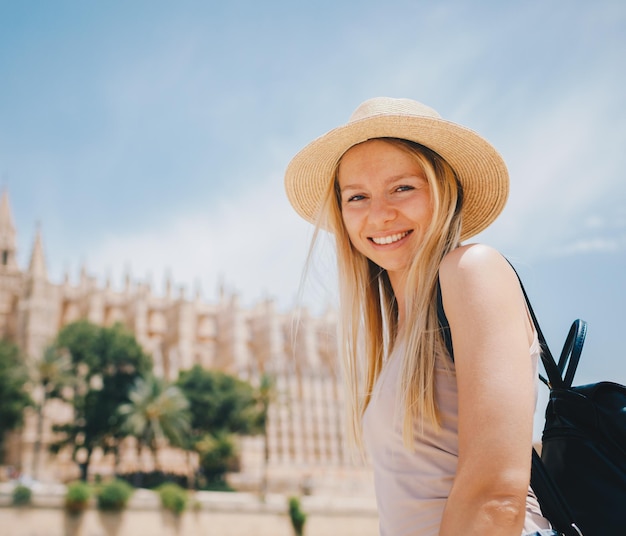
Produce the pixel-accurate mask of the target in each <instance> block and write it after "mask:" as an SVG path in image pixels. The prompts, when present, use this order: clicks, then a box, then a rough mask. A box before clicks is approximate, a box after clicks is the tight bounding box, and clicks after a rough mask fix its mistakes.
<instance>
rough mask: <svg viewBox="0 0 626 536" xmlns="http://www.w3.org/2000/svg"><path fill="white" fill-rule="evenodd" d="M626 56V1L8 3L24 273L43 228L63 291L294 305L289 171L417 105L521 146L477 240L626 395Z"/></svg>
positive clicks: (315, 286) (8, 123) (297, 268)
mask: <svg viewBox="0 0 626 536" xmlns="http://www.w3.org/2000/svg"><path fill="white" fill-rule="evenodd" d="M625 50H626V4H624V2H623V1H607V0H600V1H596V2H581V1H565V0H558V1H550V0H548V1H545V0H544V1H533V0H531V1H526V2H515V1H511V2H495V1H483V2H466V1H438V2H424V1H418V0H410V1H402V0H389V1H386V2H380V1H369V0H365V1H360V2H356V1H350V2H347V1H341V0H333V1H332V2H331V1H326V0H324V1H318V2H314V3H311V2H307V3H304V2H294V1H289V2H287V1H274V2H272V1H266V2H256V1H232V2H213V1H205V2H192V1H185V0H182V1H179V2H164V1H129V2H121V1H119V2H115V1H113V2H78V1H75V2H67V1H55V2H45V1H29V2H15V1H11V0H0V177H1V180H2V183H3V185H4V186H5V187H6V188H8V191H9V196H10V199H11V204H12V209H13V217H14V220H15V223H16V226H17V229H18V244H19V248H20V251H19V259H20V263H21V265H22V266H25V265H26V264H27V263H28V256H29V254H30V249H31V246H32V242H33V239H34V236H35V229H36V225H37V224H38V223H39V224H40V226H41V230H42V233H43V239H44V245H45V250H46V255H47V263H48V268H49V272H50V276H51V278H52V279H53V280H57V281H58V280H60V279H61V278H62V275H63V273H64V272H65V271H68V272H69V274H70V277H71V279H73V280H76V279H77V278H78V273H79V270H80V267H81V265H82V264H83V263H84V264H85V265H86V267H87V269H88V271H89V272H91V273H92V274H94V275H96V276H97V277H98V278H99V280H101V281H104V280H105V278H106V277H111V278H112V281H113V284H114V285H121V281H122V278H123V275H124V273H125V272H126V271H127V270H129V271H130V273H131V274H132V276H133V278H135V279H137V280H141V281H145V280H149V281H151V282H152V284H153V287H154V289H155V291H157V292H159V291H160V289H161V288H162V285H163V281H164V279H165V277H166V274H168V273H169V274H171V276H172V278H173V280H174V281H175V282H176V283H177V284H180V285H184V286H185V287H186V288H187V291H188V292H190V289H191V288H192V287H193V285H195V284H199V285H201V288H202V291H203V295H204V296H205V298H206V299H208V300H212V299H215V296H216V289H217V287H218V282H219V281H222V282H223V284H224V285H225V287H226V288H227V289H229V290H231V291H237V292H239V294H240V295H241V298H242V300H243V301H244V302H246V303H250V304H253V303H255V301H258V300H260V299H262V298H263V297H266V296H271V297H274V298H275V299H276V300H277V302H278V304H279V306H280V307H281V308H282V309H283V310H284V309H287V308H288V307H290V306H292V305H293V304H294V303H296V293H297V289H298V286H299V281H300V275H301V271H302V266H303V263H304V259H305V256H306V252H307V246H308V241H309V239H310V236H311V233H310V229H309V228H308V226H307V225H306V224H305V223H304V222H301V221H300V220H299V219H298V217H297V216H296V215H295V213H293V212H292V210H291V208H290V207H289V205H288V203H287V201H286V198H285V196H284V193H283V186H282V175H283V172H284V169H285V167H286V165H287V163H288V161H289V159H290V158H291V156H293V154H295V153H296V152H297V151H298V150H299V149H300V148H301V147H302V146H304V145H305V144H306V143H308V142H309V141H311V140H312V139H313V138H314V137H316V136H318V135H320V134H322V133H324V132H325V131H327V130H329V129H331V128H333V127H335V126H337V125H339V124H341V123H343V122H345V121H346V119H347V118H348V116H349V115H350V113H351V112H352V110H353V109H354V108H356V106H357V105H358V104H359V103H360V102H361V101H363V100H365V99H367V98H370V97H373V96H379V95H388V96H397V97H411V98H414V99H417V100H421V101H423V102H425V103H427V104H429V105H430V106H432V107H434V108H435V109H437V110H438V111H439V112H440V113H441V114H442V115H443V116H444V117H445V118H447V119H450V120H453V121H457V122H460V123H462V124H464V125H466V126H468V127H470V128H473V129H475V130H477V131H478V132H480V133H481V134H482V135H484V136H485V137H487V138H488V139H489V140H490V141H491V142H492V143H493V144H494V145H495V146H496V147H497V148H498V149H499V150H500V151H501V153H502V154H503V156H504V158H505V159H506V161H507V163H508V165H509V168H510V172H511V197H510V201H509V204H508V206H507V208H506V209H505V211H504V213H503V215H502V217H501V218H500V219H499V220H498V221H497V222H496V224H494V226H493V227H492V228H490V229H489V230H488V231H486V232H485V233H483V234H482V235H481V236H480V237H478V239H479V240H481V241H485V242H488V243H490V244H492V245H494V246H496V247H498V248H499V249H500V250H501V251H502V252H503V253H504V254H505V255H507V256H508V257H509V258H510V259H511V260H512V261H513V262H514V263H515V264H516V266H517V267H518V268H519V271H520V273H521V274H522V276H523V278H524V281H525V283H526V286H527V289H528V291H529V292H530V294H531V297H532V299H533V303H534V305H535V309H536V311H537V313H538V315H539V317H540V319H541V321H542V323H543V325H544V331H545V332H546V335H547V337H548V340H549V342H550V343H551V346H552V347H553V351H555V352H558V351H559V349H560V348H559V346H560V344H561V342H562V340H563V338H564V337H565V334H566V332H567V330H568V328H569V324H570V323H571V321H572V320H573V319H574V318H576V317H582V318H584V319H586V320H587V321H588V322H589V323H590V331H589V335H588V342H587V346H586V349H585V352H584V354H583V362H582V364H581V367H580V372H579V374H578V376H577V380H578V382H586V381H593V380H599V379H607V378H611V379H614V380H617V381H620V382H622V383H626V352H624V351H623V350H622V349H621V348H620V347H621V345H622V337H621V334H622V332H623V327H622V326H623V325H624V322H626V314H625V312H624V304H625V302H626V285H625V284H624V273H625V270H626V208H625V207H626V182H625V177H624V171H623V170H624V169H625V168H626V151H624V147H625V146H626V91H625V90H624V87H626V84H625V82H626V80H625V78H626V74H625V73H626V60H624V51H625ZM324 269H325V268H324V265H323V263H322V264H320V267H319V268H318V271H317V277H314V278H313V280H312V281H313V283H311V284H310V285H309V286H308V287H307V288H308V289H309V290H308V291H307V292H308V293H305V297H304V298H303V299H304V300H305V303H307V301H309V300H310V302H311V304H312V305H311V306H312V307H316V306H317V305H319V304H320V303H322V302H325V301H332V289H330V290H326V291H325V290H324V288H323V285H321V284H320V281H323V280H324V278H325V275H324V274H325V272H324ZM316 280H317V283H315V281H316ZM314 304H317V305H314Z"/></svg>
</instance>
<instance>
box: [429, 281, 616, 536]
mask: <svg viewBox="0 0 626 536" xmlns="http://www.w3.org/2000/svg"><path fill="white" fill-rule="evenodd" d="M518 277H519V276H518ZM520 285H521V287H522V291H523V293H524V297H525V298H526V303H527V304H528V309H529V311H530V314H531V317H532V320H533V323H534V325H535V329H536V330H537V334H538V336H539V342H540V344H541V349H542V352H541V360H542V362H543V365H544V368H545V370H546V374H547V376H548V378H547V379H545V378H544V377H543V376H541V375H540V379H541V380H542V381H543V382H544V383H545V384H546V385H548V387H549V388H550V399H549V402H548V405H547V407H546V422H545V426H544V430H543V436H542V448H541V455H539V454H538V453H537V451H536V450H534V449H533V460H532V471H531V487H532V488H533V491H534V492H535V494H536V495H537V499H538V500H539V504H540V506H541V510H542V512H543V514H544V516H545V517H547V518H548V519H549V520H550V523H552V525H553V527H554V528H555V529H556V530H558V531H559V532H561V533H563V534H564V535H565V536H581V535H582V536H624V535H625V534H626V387H624V386H623V385H619V384H617V383H613V382H600V383H594V384H591V385H583V386H580V387H572V382H573V380H574V374H575V373H576V368H577V366H578V362H579V360H580V356H581V352H582V347H583V343H584V341H585V335H586V333H587V323H586V322H584V321H583V320H576V321H575V322H574V323H573V324H572V327H571V329H570V331H569V334H568V336H567V338H566V340H565V344H564V346H563V351H562V352H561V356H560V358H559V362H558V363H557V362H556V361H555V360H554V357H553V356H552V353H551V352H550V349H549V347H548V344H547V343H546V340H545V337H544V336H543V333H542V331H541V328H540V327H539V322H538V321H537V318H536V316H535V313H534V311H533V309H532V306H531V304H530V300H529V299H528V296H527V295H526V291H525V289H524V286H523V284H522V282H521V280H520ZM437 311H438V316H439V324H440V328H441V330H442V336H443V339H444V342H445V344H446V347H447V349H448V352H449V353H450V356H451V357H452V356H453V355H454V354H453V351H452V338H451V336H450V327H449V324H448V320H447V318H446V316H445V312H444V310H443V303H442V299H441V289H440V288H438V289H437Z"/></svg>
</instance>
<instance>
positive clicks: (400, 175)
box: [338, 140, 432, 295]
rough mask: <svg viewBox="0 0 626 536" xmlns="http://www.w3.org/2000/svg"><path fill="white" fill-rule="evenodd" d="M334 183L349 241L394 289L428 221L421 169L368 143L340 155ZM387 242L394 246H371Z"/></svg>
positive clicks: (390, 149)
mask: <svg viewBox="0 0 626 536" xmlns="http://www.w3.org/2000/svg"><path fill="white" fill-rule="evenodd" d="M338 181H339V188H340V192H341V207H342V216H343V222H344V225H345V227H346V230H347V232H348V236H349V237H350V241H351V242H352V244H353V245H354V247H355V248H356V249H357V250H358V251H359V252H361V253H362V254H363V255H365V256H366V257H367V258H369V259H370V260H371V261H373V262H375V263H376V264H377V265H379V266H381V267H382V268H384V269H385V270H387V272H388V273H389V277H390V280H391V282H392V285H393V284H394V281H396V282H397V281H400V280H401V278H402V275H403V274H404V272H405V270H406V269H407V267H408V265H409V263H410V261H411V259H412V255H413V252H414V251H415V247H416V245H417V243H418V241H420V240H421V239H422V237H423V236H424V231H425V229H426V228H427V226H428V225H429V224H430V221H431V219H432V204H431V193H430V187H429V185H428V181H427V179H426V177H425V175H424V172H423V170H422V168H421V166H420V165H419V163H418V162H417V161H415V159H414V158H412V157H411V156H410V155H409V154H408V153H406V152H405V151H403V150H401V149H399V148H398V147H396V146H394V145H392V144H390V143H388V142H385V141H383V140H370V141H366V142H364V143H361V144H359V145H356V146H354V147H352V148H351V149H349V150H348V151H347V152H346V153H345V154H344V156H343V158H342V160H341V164H340V165H339V170H338ZM390 236H391V237H393V239H397V240H396V241H394V242H392V243H390V244H387V243H384V244H376V243H375V242H374V241H373V240H372V239H373V238H380V239H382V238H385V237H390ZM398 238H399V239H398ZM387 241H389V239H387ZM394 287H395V286H394ZM396 295H397V293H396Z"/></svg>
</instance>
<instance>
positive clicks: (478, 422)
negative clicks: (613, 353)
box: [440, 245, 535, 536]
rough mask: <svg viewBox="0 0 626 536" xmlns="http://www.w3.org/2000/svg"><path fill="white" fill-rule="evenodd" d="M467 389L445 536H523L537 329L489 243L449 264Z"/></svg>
mask: <svg viewBox="0 0 626 536" xmlns="http://www.w3.org/2000/svg"><path fill="white" fill-rule="evenodd" d="M440 278H441V288H442V296H443V302H444V308H445V310H446V315H447V317H448V320H449V322H450V329H451V333H452V341H453V344H454V358H455V366H456V371H457V383H458V391H459V464H458V469H457V474H456V476H455V480H454V484H453V486H452V490H451V493H450V497H449V498H448V501H447V503H446V508H445V511H444V516H443V520H442V524H441V529H440V536H456V535H458V534H463V535H466V536H472V535H476V536H478V535H480V536H519V535H520V533H521V531H522V527H523V523H524V516H525V503H526V494H527V489H528V484H529V480H530V464H531V444H532V428H533V412H534V402H535V399H534V377H533V371H532V364H531V360H530V357H529V347H530V342H531V340H532V339H531V337H532V328H531V327H530V322H529V319H528V315H527V312H526V307H525V302H524V299H523V296H522V294H521V291H520V288H519V284H518V282H517V278H516V276H515V274H514V272H513V271H512V269H511V267H510V266H509V265H508V263H507V262H506V260H505V259H504V258H503V257H502V256H501V255H500V254H499V253H498V252H496V251H495V250H493V249H491V248H488V247H486V246H482V245H472V246H464V247H461V248H458V249H457V250H455V251H453V252H452V253H450V254H449V255H448V256H447V257H446V258H445V259H444V261H443V263H442V266H441V270H440Z"/></svg>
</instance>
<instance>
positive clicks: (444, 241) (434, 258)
mask: <svg viewBox="0 0 626 536" xmlns="http://www.w3.org/2000/svg"><path fill="white" fill-rule="evenodd" d="M380 139H381V140H383V141H385V142H387V143H390V144H392V145H393V146H395V147H397V148H399V149H401V150H403V151H405V152H407V153H408V154H410V155H411V156H412V157H413V158H415V160H416V161H417V162H418V163H419V165H420V166H421V167H422V169H423V171H424V174H425V176H426V178H427V180H428V184H429V187H430V191H431V203H432V214H433V216H432V221H431V223H430V225H429V227H428V229H427V230H426V232H425V235H424V239H423V241H422V243H421V244H420V245H419V246H418V248H417V251H416V252H415V256H414V258H413V261H412V262H411V264H410V266H409V268H408V271H407V278H406V287H405V288H406V302H405V303H406V305H405V307H406V310H405V311H404V313H405V319H406V326H410V329H405V330H404V334H403V340H404V342H405V352H404V355H403V356H402V357H401V358H402V365H401V373H400V380H399V381H400V400H399V403H400V407H401V408H403V409H404V418H403V440H404V444H405V445H406V446H407V447H408V448H412V446H413V430H414V425H415V423H416V422H418V423H420V428H421V425H422V424H423V422H424V419H427V420H428V421H430V422H432V423H435V425H437V426H438V425H439V415H438V409H437V404H436V400H435V378H434V368H435V356H436V353H437V352H438V351H440V349H441V348H442V340H441V336H440V333H439V324H438V320H437V306H436V292H437V282H438V271H439V264H440V263H441V260H442V259H443V257H444V256H445V255H446V254H447V253H448V252H449V251H451V250H452V249H454V248H456V247H457V246H458V244H459V236H460V233H461V205H462V197H463V195H462V188H461V185H460V183H459V181H458V179H457V177H456V175H455V173H454V171H453V170H452V168H451V167H450V165H449V164H448V163H447V162H446V161H445V160H443V158H441V157H440V156H439V155H438V154H436V153H435V152H433V151H431V150H430V149H428V148H427V147H423V146H421V145H419V144H417V143H414V142H411V141H407V140H402V139H397V138H380ZM340 163H341V160H340V161H339V163H338V164H337V167H336V169H335V176H334V180H333V181H330V182H331V184H329V187H328V190H327V192H326V195H325V199H324V203H323V207H322V210H321V213H320V220H319V222H318V225H320V224H321V225H323V226H324V227H325V228H327V229H330V230H332V232H333V233H334V237H335V246H336V250H337V265H338V274H339V294H340V296H339V299H340V319H341V334H340V347H339V350H340V352H341V353H342V357H343V364H344V377H345V380H346V387H347V399H348V404H347V410H348V437H349V439H350V442H351V444H352V445H353V446H356V447H358V449H359V450H361V451H362V427H361V422H362V418H363V413H364V412H365V409H366V408H367V406H368V404H369V401H370V398H371V394H372V390H373V388H374V384H375V382H376V379H377V378H378V376H379V375H380V372H381V370H382V366H383V363H384V361H385V358H386V357H387V356H388V355H389V352H390V351H391V349H392V347H393V346H394V344H395V343H396V339H397V338H398V304H397V302H396V299H395V296H394V293H393V289H392V287H391V283H390V281H389V276H388V274H387V272H386V271H385V270H384V269H382V268H381V267H379V266H378V265H376V264H375V263H373V262H372V261H370V260H369V259H368V258H366V257H365V256H364V255H362V254H361V253H359V252H358V251H357V250H356V249H355V248H354V247H353V245H352V243H351V242H350V239H349V237H348V234H347V231H346V229H345V227H344V225H343V219H342V214H341V202H340V198H339V195H338V183H337V170H338V168H339V164H340Z"/></svg>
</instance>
